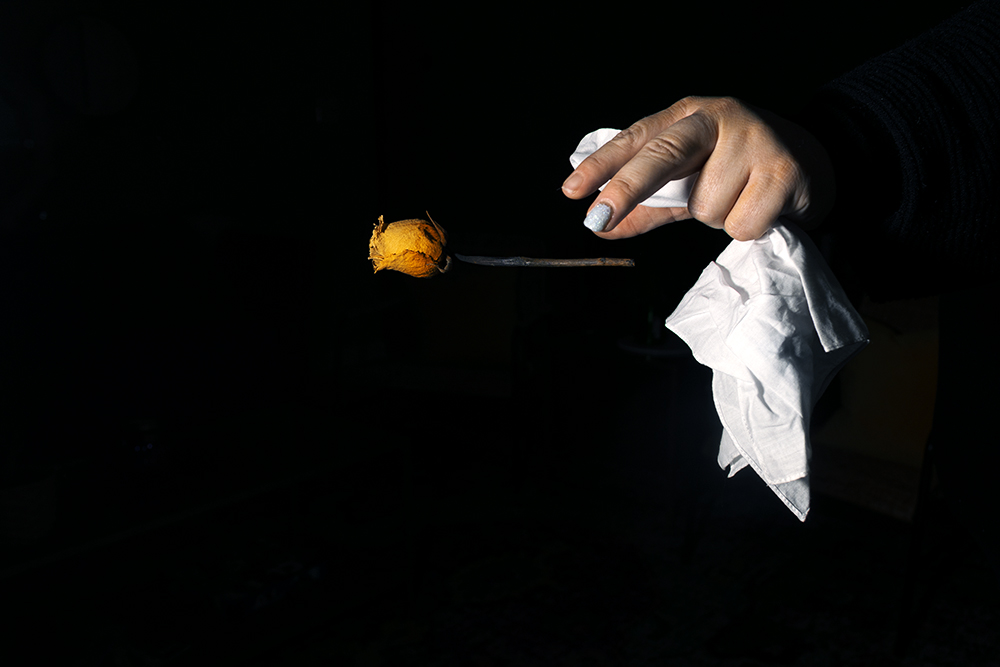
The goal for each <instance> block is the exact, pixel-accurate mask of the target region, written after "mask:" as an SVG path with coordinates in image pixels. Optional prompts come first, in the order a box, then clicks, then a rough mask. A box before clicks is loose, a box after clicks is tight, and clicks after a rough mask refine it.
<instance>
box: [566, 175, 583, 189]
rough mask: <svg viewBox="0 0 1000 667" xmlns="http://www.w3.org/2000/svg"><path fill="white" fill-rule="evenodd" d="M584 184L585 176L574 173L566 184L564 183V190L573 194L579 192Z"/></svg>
mask: <svg viewBox="0 0 1000 667" xmlns="http://www.w3.org/2000/svg"><path fill="white" fill-rule="evenodd" d="M582 182H583V174H578V173H572V174H570V175H569V178H567V179H566V182H565V183H563V185H562V189H563V190H565V191H566V192H569V193H571V194H572V193H574V192H576V191H577V189H578V188H579V187H580V184H581V183H582Z"/></svg>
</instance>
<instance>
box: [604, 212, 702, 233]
mask: <svg viewBox="0 0 1000 667" xmlns="http://www.w3.org/2000/svg"><path fill="white" fill-rule="evenodd" d="M690 217H691V214H690V213H688V210H687V209H686V208H651V207H648V206H636V207H635V209H633V211H632V212H631V213H629V214H628V215H627V216H625V218H624V219H622V220H621V221H620V222H619V223H618V224H617V225H615V227H614V229H611V230H609V231H605V232H595V233H596V234H597V236H600V237H601V238H602V239H607V240H609V241H611V240H618V239H627V238H631V237H633V236H638V235H639V234H645V233H646V232H648V231H650V230H652V229H656V228H657V227H660V226H661V225H666V224H668V223H671V222H676V221H678V220H687V219H689V218H690Z"/></svg>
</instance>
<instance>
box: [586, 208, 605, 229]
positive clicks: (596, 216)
mask: <svg viewBox="0 0 1000 667" xmlns="http://www.w3.org/2000/svg"><path fill="white" fill-rule="evenodd" d="M610 219H611V207H610V206H608V205H607V204H598V205H597V206H595V207H594V208H592V209H590V213H588V214H587V217H586V218H584V219H583V224H584V225H585V226H586V227H587V229H589V230H590V231H592V232H603V231H604V228H605V227H606V226H607V224H608V220H610Z"/></svg>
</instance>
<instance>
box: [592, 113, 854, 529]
mask: <svg viewBox="0 0 1000 667" xmlns="http://www.w3.org/2000/svg"><path fill="white" fill-rule="evenodd" d="M615 134H617V130H598V131H597V132H593V133H591V134H589V135H587V137H585V138H584V139H583V141H581V142H580V146H579V147H578V148H577V152H576V153H574V158H577V157H578V156H580V155H581V154H583V153H585V152H586V151H588V150H589V151H590V152H593V151H594V150H596V149H597V148H598V147H599V146H601V145H603V144H604V143H605V142H607V141H608V140H610V139H611V137H613V136H615ZM586 154H588V155H589V153H586ZM583 157H586V155H583ZM583 157H579V161H582V160H583ZM579 161H578V162H576V163H575V164H574V167H575V166H576V164H579ZM696 176H697V175H695V176H693V177H688V179H685V180H687V181H691V179H693V178H695V177H696ZM678 183H679V182H673V183H668V184H667V185H666V186H665V187H664V188H663V189H661V190H660V191H659V192H657V193H656V195H654V197H653V198H650V199H649V200H646V201H645V202H643V203H642V205H643V206H660V207H663V206H686V205H687V196H688V194H689V193H690V188H691V185H692V184H693V183H692V182H688V183H685V184H683V185H680V184H678ZM681 194H683V198H682V199H681ZM657 198H658V199H657ZM654 199H655V200H656V201H655V202H654ZM664 201H668V202H670V203H660V202H664ZM678 201H681V202H682V203H676V202H678ZM666 325H667V328H669V329H670V330H671V331H673V332H674V333H676V334H677V335H678V336H680V338H681V339H683V340H684V342H686V343H687V344H688V346H689V347H690V348H691V351H692V352H693V354H694V357H695V359H697V360H698V361H699V362H701V363H702V364H704V365H706V366H708V367H709V368H711V369H712V370H713V377H712V394H713V397H714V399H715V407H716V410H717V412H718V413H719V418H720V419H721V420H722V426H723V432H722V442H721V443H720V447H719V465H720V466H722V467H723V468H727V467H728V468H729V475H730V476H732V475H734V474H736V472H738V471H739V470H741V469H742V468H744V467H746V466H747V465H749V466H750V467H751V468H753V470H755V471H756V472H757V474H758V475H760V477H761V478H762V479H763V480H764V482H765V483H766V484H767V485H768V486H769V487H770V488H771V490H772V491H774V492H775V494H777V496H778V497H779V498H780V499H781V500H782V501H783V502H784V503H785V505H787V506H788V508H789V509H790V510H791V511H792V512H793V513H794V514H795V516H797V517H798V518H799V519H800V520H803V521H804V520H805V518H806V515H807V514H808V512H809V453H810V449H809V420H810V416H811V415H812V410H813V407H814V406H815V405H816V401H817V400H819V397H820V396H821V395H822V393H823V391H824V390H825V389H826V387H827V385H828V384H829V383H830V380H832V379H833V377H834V375H836V373H837V371H838V370H839V369H840V368H841V367H842V366H843V365H844V364H845V363H847V361H848V360H849V359H850V358H851V357H852V356H854V355H855V354H856V353H857V352H859V351H860V350H861V349H862V348H864V346H865V345H866V344H867V342H868V329H867V328H866V327H865V324H864V321H863V320H862V319H861V316H860V315H858V313H857V311H856V310H855V309H854V307H853V306H852V305H851V303H850V301H849V300H848V299H847V295H846V294H845V293H844V290H843V289H842V288H841V286H840V284H839V283H838V282H837V279H836V278H835V277H834V275H833V272H832V271H831V270H830V268H829V266H827V263H826V261H825V260H824V259H823V256H822V255H821V254H820V252H819V250H818V249H817V248H816V246H815V245H814V244H813V243H812V241H811V240H810V239H809V237H808V236H807V235H806V234H805V233H804V232H802V231H801V230H800V229H799V228H798V227H796V226H795V225H794V224H792V223H789V222H787V221H780V222H779V223H778V224H776V225H774V227H772V228H771V229H770V231H768V232H767V233H766V234H764V236H762V237H761V238H759V239H757V240H755V241H733V242H732V243H730V244H729V245H728V246H727V247H726V249H725V250H724V251H723V252H722V254H721V255H719V257H718V259H716V261H714V262H712V263H711V264H709V265H708V267H706V268H705V270H704V271H703V272H702V274H701V277H700V278H698V281H697V282H696V283H695V285H694V287H692V288H691V290H690V291H689V292H688V293H687V294H686V295H685V296H684V298H683V299H682V300H681V302H680V304H679V305H678V306H677V308H676V310H674V312H673V314H671V315H670V317H668V318H667V321H666Z"/></svg>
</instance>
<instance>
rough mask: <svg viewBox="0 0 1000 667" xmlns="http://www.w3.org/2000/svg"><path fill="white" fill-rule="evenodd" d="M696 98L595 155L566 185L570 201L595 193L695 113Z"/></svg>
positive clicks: (637, 127)
mask: <svg viewBox="0 0 1000 667" xmlns="http://www.w3.org/2000/svg"><path fill="white" fill-rule="evenodd" d="M695 101H696V98H685V99H683V100H680V101H679V102H677V103H675V104H673V105H672V106H671V107H669V108H668V109H665V110H663V111H660V112H658V113H655V114H653V115H652V116H648V117H646V118H643V119H642V120H640V121H638V122H637V123H635V124H633V125H632V126H630V127H628V128H627V129H625V130H622V131H621V132H619V133H618V136H616V137H615V138H614V139H612V140H611V141H609V142H608V143H606V144H605V145H603V146H601V147H600V148H599V149H597V150H596V151H594V153H593V154H592V155H590V156H589V157H587V159H586V160H584V161H583V162H582V163H580V165H579V166H578V167H577V168H576V169H575V170H574V171H573V173H572V174H570V175H569V177H568V178H567V179H566V181H565V182H564V183H563V192H564V193H565V194H566V196H567V197H569V198H570V199H582V198H583V197H586V196H587V195H589V194H591V193H593V192H595V191H596V190H597V189H598V188H599V187H601V185H603V184H604V183H606V182H607V181H608V180H609V179H611V177H613V176H614V175H615V174H616V173H617V172H618V170H619V169H621V168H622V167H623V166H625V164H626V163H628V161H629V160H631V159H632V158H633V157H635V155H636V153H638V152H639V151H640V150H641V149H642V148H643V147H644V146H645V145H646V144H647V143H648V142H649V141H650V140H651V139H652V138H653V137H655V136H657V135H658V134H660V133H661V132H663V131H664V130H666V129H667V128H669V127H670V126H671V125H673V124H674V123H676V122H677V121H678V120H680V119H681V118H683V117H685V116H687V115H689V114H690V113H691V111H692V110H693V105H694V103H695Z"/></svg>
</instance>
